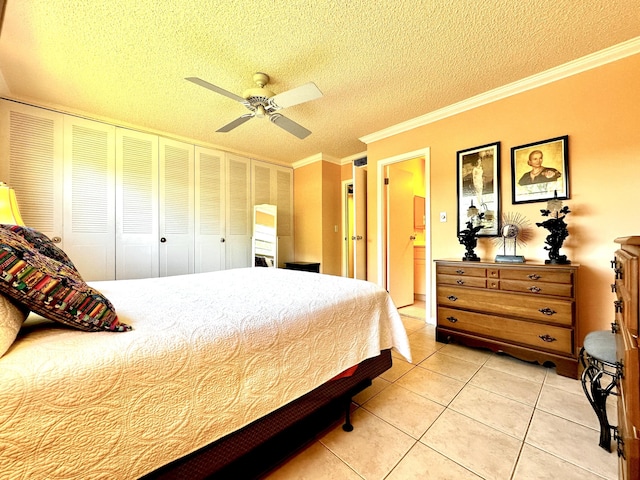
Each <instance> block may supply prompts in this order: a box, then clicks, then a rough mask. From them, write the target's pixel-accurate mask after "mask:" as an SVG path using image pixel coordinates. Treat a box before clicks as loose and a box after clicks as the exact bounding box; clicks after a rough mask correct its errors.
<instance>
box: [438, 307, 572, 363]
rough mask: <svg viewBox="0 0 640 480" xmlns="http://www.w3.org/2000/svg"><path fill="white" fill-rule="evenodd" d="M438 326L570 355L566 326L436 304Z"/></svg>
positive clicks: (569, 332) (570, 342)
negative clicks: (437, 305) (437, 306)
mask: <svg viewBox="0 0 640 480" xmlns="http://www.w3.org/2000/svg"><path fill="white" fill-rule="evenodd" d="M438 326H441V327H443V328H451V329H459V330H464V331H465V332H469V333H475V334H478V335H481V336H484V337H489V338H494V339H497V340H508V341H509V342H511V343H517V344H520V345H525V346H530V347H534V348H536V349H538V350H547V351H550V352H554V353H560V354H565V355H571V354H572V353H573V338H572V330H571V329H570V328H563V327H557V326H553V325H545V324H542V323H535V322H527V321H523V320H514V319H510V318H505V317H496V316H492V315H486V314H483V313H474V312H468V311H464V310H456V309H453V308H444V307H439V308H438Z"/></svg>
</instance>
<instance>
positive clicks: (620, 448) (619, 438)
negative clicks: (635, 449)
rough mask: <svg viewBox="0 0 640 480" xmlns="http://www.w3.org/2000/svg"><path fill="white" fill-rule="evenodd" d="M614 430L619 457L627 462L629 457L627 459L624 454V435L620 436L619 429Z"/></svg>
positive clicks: (614, 428)
mask: <svg viewBox="0 0 640 480" xmlns="http://www.w3.org/2000/svg"><path fill="white" fill-rule="evenodd" d="M612 428H613V440H614V442H616V447H617V448H616V450H617V453H618V457H621V458H622V459H623V460H626V459H627V457H625V454H624V439H623V438H622V435H620V432H619V431H618V427H612Z"/></svg>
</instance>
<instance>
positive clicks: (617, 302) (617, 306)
mask: <svg viewBox="0 0 640 480" xmlns="http://www.w3.org/2000/svg"><path fill="white" fill-rule="evenodd" d="M613 306H614V308H615V309H616V313H620V312H622V300H615V301H614V302H613Z"/></svg>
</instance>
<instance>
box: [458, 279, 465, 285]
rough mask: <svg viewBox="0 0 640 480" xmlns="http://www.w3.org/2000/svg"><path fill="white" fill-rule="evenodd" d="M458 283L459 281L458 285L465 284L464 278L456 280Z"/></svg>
mask: <svg viewBox="0 0 640 480" xmlns="http://www.w3.org/2000/svg"><path fill="white" fill-rule="evenodd" d="M456 283H457V284H458V285H464V280H456Z"/></svg>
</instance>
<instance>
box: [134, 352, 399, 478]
mask: <svg viewBox="0 0 640 480" xmlns="http://www.w3.org/2000/svg"><path fill="white" fill-rule="evenodd" d="M391 364H392V360H391V351H390V350H384V351H382V352H381V354H380V355H379V356H377V357H374V358H369V359H367V360H365V361H363V362H362V363H360V365H359V366H358V368H357V369H356V371H355V373H354V374H353V375H351V376H349V377H343V378H338V379H336V380H331V381H329V382H327V383H325V384H324V385H321V386H319V387H318V388H316V389H315V390H312V391H311V392H309V393H308V394H306V395H304V396H302V397H300V398H298V399H297V400H294V401H293V402H291V403H289V404H287V405H285V406H283V407H281V408H279V409H278V410H276V411H274V412H272V413H270V414H269V415H267V416H265V417H263V418H261V419H259V420H256V421H255V422H253V423H251V424H249V425H247V426H246V427H244V428H242V429H240V430H238V431H236V432H234V433H231V434H229V435H227V436H225V437H223V438H221V439H219V440H217V441H215V442H213V443H211V444H209V445H207V446H205V447H203V448H201V449H200V450H198V451H196V452H193V453H192V454H190V455H187V456H185V457H183V458H180V459H178V460H175V461H173V462H171V463H169V464H167V465H165V466H163V467H161V468H159V469H158V470H155V471H153V472H151V473H149V474H147V475H145V476H144V477H142V478H143V479H145V480H151V479H153V480H160V479H162V480H169V479H171V480H175V479H184V480H187V479H189V480H194V479H205V478H210V479H227V478H228V479H232V478H233V479H238V478H242V479H251V478H258V477H260V475H263V474H265V473H267V472H268V471H269V470H271V469H272V468H274V467H275V466H277V465H278V464H279V463H280V462H281V461H282V460H284V459H285V458H286V457H287V456H289V455H290V454H291V453H293V452H294V451H295V450H296V449H298V448H300V447H301V446H302V445H304V444H305V443H306V442H308V441H309V440H311V439H313V437H314V436H315V435H317V434H318V433H319V432H321V431H322V430H323V429H325V428H327V427H328V426H330V425H331V423H333V422H335V421H336V420H338V419H339V418H340V416H341V415H342V416H344V415H345V413H346V409H347V407H348V405H349V404H350V402H351V398H352V397H353V396H354V395H356V394H357V393H359V392H360V391H362V390H363V389H364V388H366V387H367V386H369V385H371V381H372V380H373V379H374V378H375V377H377V376H378V375H380V374H381V373H383V372H384V371H385V370H388V369H389V368H391ZM356 428H357V426H356ZM345 435H348V433H345Z"/></svg>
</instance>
